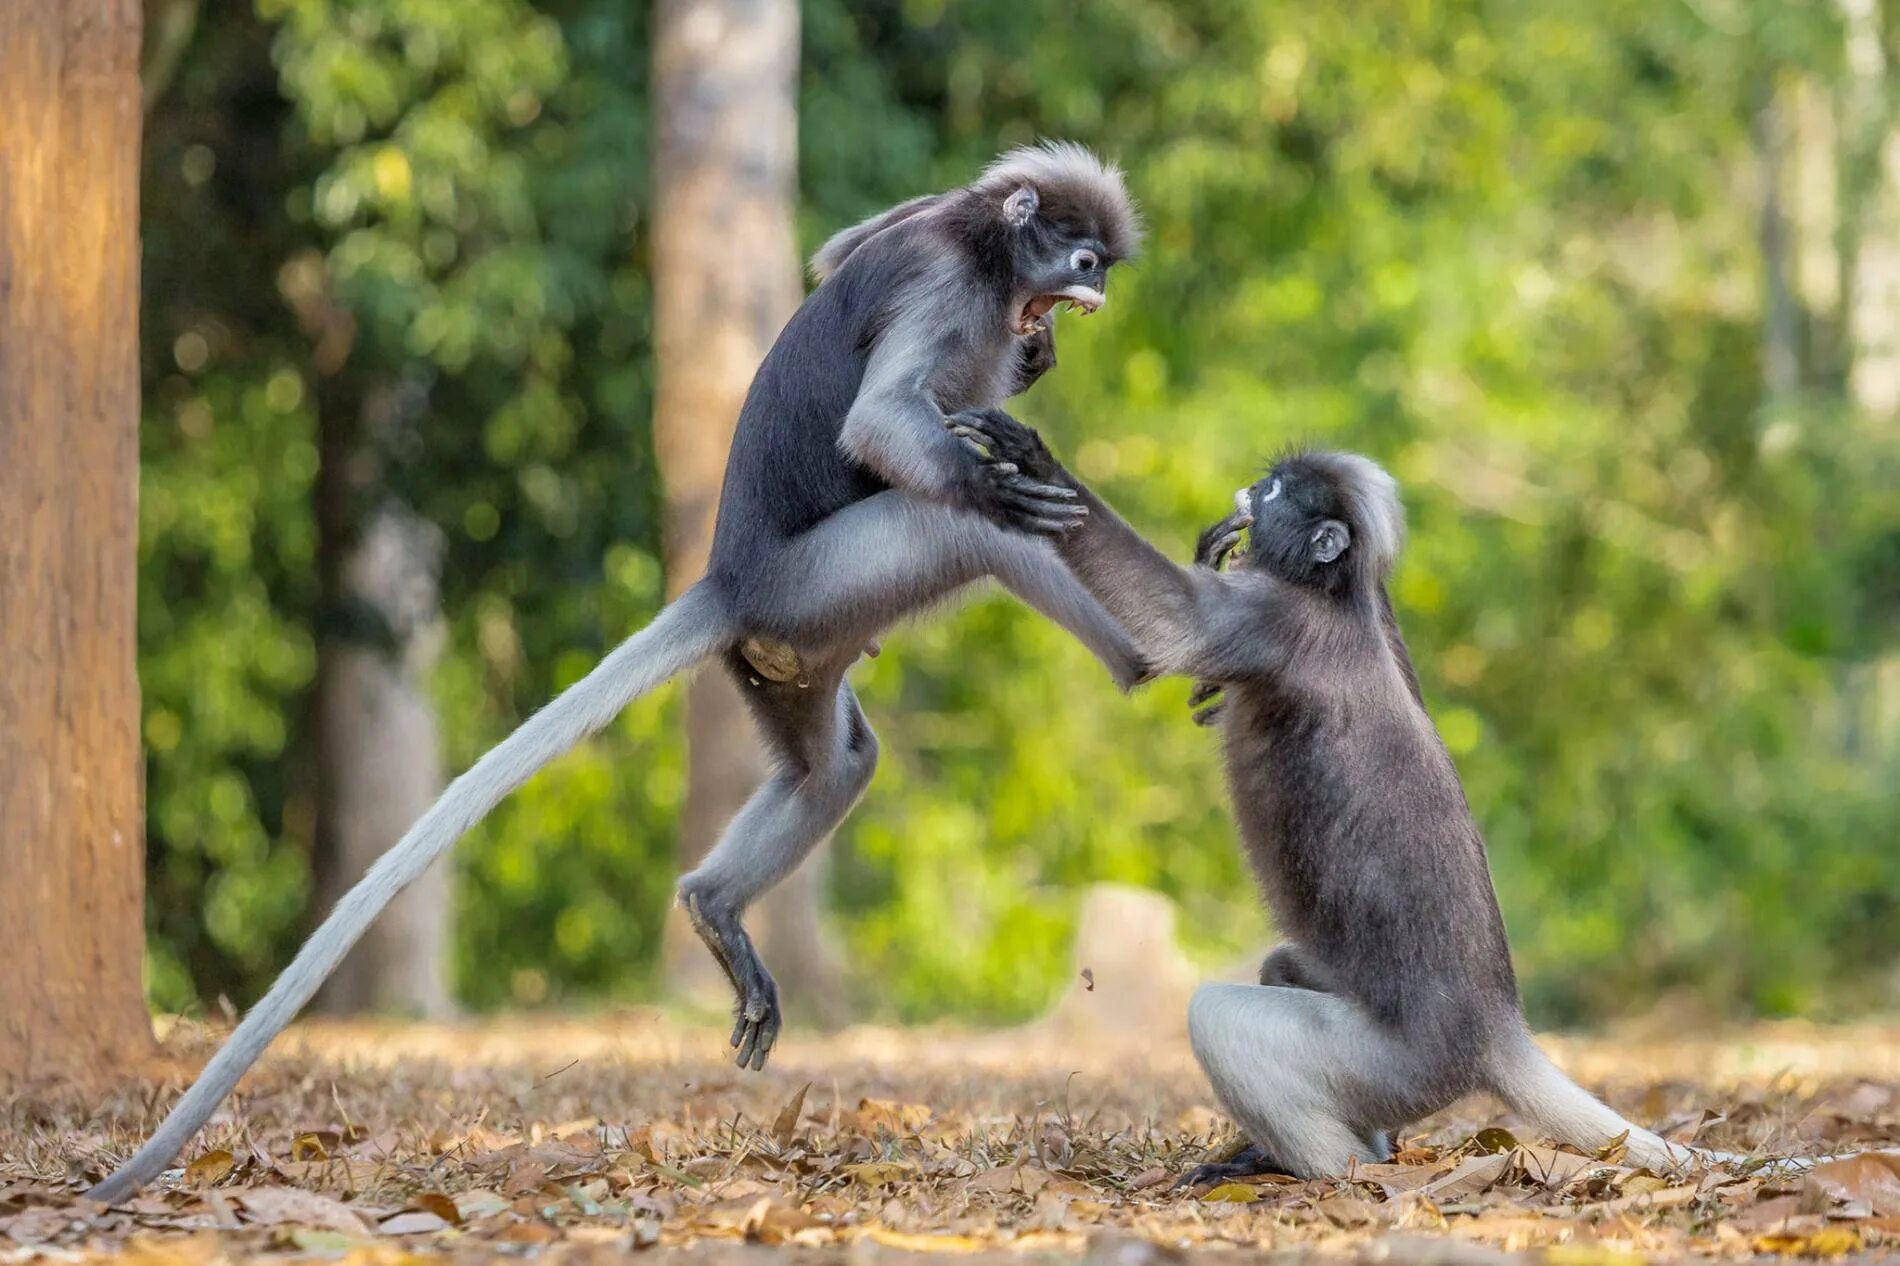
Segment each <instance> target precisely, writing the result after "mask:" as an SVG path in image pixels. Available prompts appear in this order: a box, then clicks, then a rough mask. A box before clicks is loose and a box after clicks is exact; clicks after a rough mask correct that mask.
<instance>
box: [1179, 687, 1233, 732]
mask: <svg viewBox="0 0 1900 1266" xmlns="http://www.w3.org/2000/svg"><path fill="white" fill-rule="evenodd" d="M1223 689H1225V687H1224V686H1223V685H1222V684H1221V683H1220V682H1218V681H1197V682H1195V683H1194V689H1192V690H1190V691H1188V708H1189V710H1190V711H1192V710H1193V709H1196V708H1199V709H1200V711H1198V712H1195V713H1194V724H1196V725H1212V724H1214V722H1215V721H1216V720H1217V719H1218V718H1219V717H1220V714H1221V713H1222V712H1224V711H1226V710H1227V700H1225V699H1221V698H1217V697H1216V696H1218V695H1219V694H1220V693H1221V691H1222V690H1223ZM1210 701H1211V702H1210ZM1204 703H1205V704H1208V706H1207V707H1205V708H1202V707H1201V705H1202V704H1204Z"/></svg>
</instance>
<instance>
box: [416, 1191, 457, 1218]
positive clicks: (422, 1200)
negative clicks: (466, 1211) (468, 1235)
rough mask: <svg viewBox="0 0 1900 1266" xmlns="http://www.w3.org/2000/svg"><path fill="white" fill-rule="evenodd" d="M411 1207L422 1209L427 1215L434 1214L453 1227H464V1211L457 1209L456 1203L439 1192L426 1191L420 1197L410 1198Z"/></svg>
mask: <svg viewBox="0 0 1900 1266" xmlns="http://www.w3.org/2000/svg"><path fill="white" fill-rule="evenodd" d="M409 1207H410V1208H411V1209H420V1210H422V1211H423V1212H425V1213H433V1214H434V1215H435V1216H436V1217H438V1218H441V1219H442V1220H443V1221H444V1222H447V1223H448V1224H449V1225H451V1226H460V1225H462V1211H461V1210H460V1209H459V1208H457V1207H456V1204H455V1201H453V1200H451V1199H449V1198H448V1197H447V1196H445V1195H443V1194H442V1193H441V1192H439V1191H425V1192H423V1193H422V1194H420V1195H416V1196H411V1197H409Z"/></svg>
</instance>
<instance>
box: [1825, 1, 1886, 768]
mask: <svg viewBox="0 0 1900 1266" xmlns="http://www.w3.org/2000/svg"><path fill="white" fill-rule="evenodd" d="M1839 4H1840V10H1841V16H1842V18H1843V26H1844V27H1845V31H1846V38H1847V50H1846V51H1847V77H1846V85H1845V88H1844V90H1843V101H1842V108H1841V113H1842V116H1843V119H1842V127H1841V134H1842V146H1841V148H1842V151H1843V153H1842V162H1841V168H1842V179H1841V184H1842V188H1843V193H1842V197H1841V221H1842V232H1841V235H1840V239H1841V295H1842V317H1843V324H1844V326H1845V327H1846V340H1845V341H1846V344H1847V356H1846V360H1847V391H1848V396H1849V398H1850V399H1851V400H1852V401H1853V403H1854V405H1855V407H1856V408H1857V409H1858V411H1859V412H1860V413H1861V415H1862V416H1863V417H1865V418H1866V419H1868V421H1870V422H1871V423H1873V425H1874V428H1875V433H1877V434H1878V433H1882V432H1892V431H1893V430H1894V429H1895V424H1896V423H1900V108H1897V106H1896V101H1895V92H1894V83H1893V77H1894V73H1895V67H1894V66H1893V65H1892V63H1891V62H1890V60H1889V55H1888V52H1887V50H1888V49H1890V48H1892V47H1893V46H1894V32H1893V31H1892V30H1890V29H1888V26H1887V24H1888V22H1889V21H1890V20H1891V19H1890V17H1889V13H1890V10H1889V9H1888V8H1887V6H1885V5H1882V4H1879V3H1877V0H1839ZM1855 675H1856V676H1858V677H1861V678H1862V680H1861V681H1858V682H1853V683H1851V684H1850V689H1849V692H1848V697H1849V698H1858V699H1861V700H1864V701H1865V702H1864V704H1863V707H1864V708H1865V721H1866V724H1865V725H1863V726H1862V727H1860V728H1861V731H1862V732H1863V733H1867V734H1871V736H1872V737H1873V740H1874V741H1875V742H1876V743H1877V744H1879V745H1880V747H1881V748H1883V749H1891V748H1893V747H1894V746H1896V745H1900V653H1886V654H1881V655H1878V656H1877V657H1876V658H1875V660H1874V662H1873V663H1871V664H1868V665H1866V666H1864V667H1863V668H1861V669H1858V670H1856V673H1855Z"/></svg>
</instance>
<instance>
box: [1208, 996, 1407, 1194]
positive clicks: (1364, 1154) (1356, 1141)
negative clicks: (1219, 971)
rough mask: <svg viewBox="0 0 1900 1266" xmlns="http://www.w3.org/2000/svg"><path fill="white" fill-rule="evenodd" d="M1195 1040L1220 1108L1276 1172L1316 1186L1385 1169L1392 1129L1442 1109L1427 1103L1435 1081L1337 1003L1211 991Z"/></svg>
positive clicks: (1377, 1029)
mask: <svg viewBox="0 0 1900 1266" xmlns="http://www.w3.org/2000/svg"><path fill="white" fill-rule="evenodd" d="M1188 1036H1189V1038H1190V1040H1191V1041H1192V1042H1193V1044H1194V1057H1195V1059H1197V1060H1198V1061H1200V1065H1201V1069H1202V1071H1204V1072H1205V1073H1206V1074H1207V1079H1208V1081H1209V1083H1210V1084H1212V1086H1213V1088H1214V1094H1215V1095H1216V1096H1217V1097H1218V1098H1219V1099H1220V1101H1221V1105H1222V1106H1223V1107H1225V1108H1226V1109H1227V1111H1228V1113H1229V1114H1230V1115H1231V1116H1232V1117H1233V1118H1234V1120H1235V1121H1236V1122H1238V1123H1239V1124H1240V1127H1241V1129H1242V1130H1243V1131H1245V1132H1246V1135H1247V1137H1248V1138H1249V1139H1250V1140H1252V1141H1253V1143H1254V1144H1255V1146H1256V1148H1257V1150H1258V1153H1259V1157H1258V1159H1259V1160H1260V1161H1261V1162H1262V1163H1264V1164H1265V1165H1266V1167H1267V1168H1268V1169H1270V1170H1273V1171H1276V1172H1281V1173H1288V1174H1292V1175H1294V1176H1295V1177H1298V1178H1317V1177H1324V1176H1329V1175H1338V1174H1343V1173H1345V1172H1346V1170H1347V1168H1348V1167H1349V1166H1350V1165H1351V1164H1352V1163H1353V1162H1354V1161H1359V1162H1370V1161H1381V1160H1384V1159H1385V1158H1386V1156H1387V1154H1388V1151H1389V1144H1388V1143H1387V1139H1386V1134H1385V1131H1386V1130H1387V1129H1388V1128H1389V1127H1391V1126H1392V1125H1395V1124H1397V1123H1399V1122H1403V1121H1408V1120H1414V1119H1416V1118H1417V1117H1419V1116H1423V1115H1426V1114H1427V1113H1428V1112H1431V1111H1435V1110H1436V1109H1437V1108H1439V1107H1442V1106H1443V1104H1440V1103H1432V1104H1429V1105H1427V1104H1424V1103H1422V1102H1421V1094H1423V1093H1425V1092H1423V1091H1421V1090H1420V1087H1421V1086H1422V1085H1424V1084H1426V1083H1427V1082H1428V1081H1429V1080H1430V1079H1428V1078H1421V1077H1419V1076H1418V1075H1417V1070H1416V1069H1415V1067H1414V1064H1415V1061H1414V1060H1412V1059H1410V1058H1408V1055H1407V1052H1406V1051H1405V1049H1404V1047H1403V1046H1402V1044H1401V1043H1400V1042H1399V1041H1398V1040H1397V1039H1395V1038H1394V1037H1393V1036H1392V1035H1391V1034H1390V1033H1388V1032H1387V1031H1386V1030H1385V1029H1384V1028H1382V1027H1381V1026H1380V1025H1379V1024H1377V1023H1376V1022H1375V1021H1374V1020H1372V1019H1371V1017H1369V1016H1367V1015H1366V1014H1365V1012H1364V1011H1362V1010H1361V1009H1360V1008H1359V1006H1358V1004H1357V1003H1354V1002H1352V1001H1351V1000H1349V999H1347V998H1343V997H1340V996H1339V995H1337V994H1330V993H1320V992H1315V991H1313V990H1310V989H1287V988H1280V987H1274V986H1260V985H1204V986H1202V987H1201V988H1200V989H1199V990H1197V991H1196V992H1195V994H1194V998H1193V1001H1192V1002H1190V1003H1189V1004H1188ZM1243 1155H1244V1153H1243ZM1230 1163H1231V1162H1230ZM1255 1172H1258V1171H1255Z"/></svg>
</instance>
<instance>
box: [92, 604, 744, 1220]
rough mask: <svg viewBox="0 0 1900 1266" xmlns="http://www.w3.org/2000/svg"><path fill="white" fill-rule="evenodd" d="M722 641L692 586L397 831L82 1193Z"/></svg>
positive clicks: (175, 1147)
mask: <svg viewBox="0 0 1900 1266" xmlns="http://www.w3.org/2000/svg"><path fill="white" fill-rule="evenodd" d="M733 636H734V633H733V630H732V628H731V625H730V621H729V619H728V617H727V615H726V613H725V610H724V607H723V604H722V603H721V602H720V601H719V598H718V595H717V594H716V593H715V591H714V590H713V589H712V588H711V587H710V586H708V585H707V584H706V583H705V582H704V581H702V582H701V583H699V584H697V585H694V586H693V587H692V588H691V589H689V590H687V591H686V592H685V593H683V594H681V595H680V597H679V598H678V600H676V601H675V602H674V603H673V604H672V605H671V606H669V607H667V608H666V609H665V610H664V611H662V612H660V614H659V616H658V617H656V618H655V619H654V621H653V623H651V624H649V625H648V626H647V627H646V628H644V629H642V630H640V632H638V633H636V634H634V635H633V636H632V637H630V638H628V639H627V640H626V641H624V642H622V643H621V644H620V645H619V646H618V647H616V648H615V649H614V651H613V653H612V654H610V655H608V656H607V658H606V659H604V660H602V661H601V662H600V664H599V665H598V666H597V667H596V668H595V669H594V671H593V672H591V673H589V674H587V676H585V677H583V678H582V679H581V680H580V681H578V682H576V683H574V685H572V686H570V687H569V688H568V689H567V690H565V691H563V692H561V694H560V695H559V696H558V697H557V698H556V699H555V700H554V702H552V703H550V704H548V705H547V706H546V707H545V708H543V709H541V711H539V712H537V713H535V714H534V715H533V716H532V717H530V718H528V720H527V721H526V722H524V723H523V724H522V726H521V728H520V729H518V730H516V731H515V732H514V733H513V734H510V735H509V736H508V737H507V738H505V739H503V740H502V741H501V742H500V743H498V744H497V745H496V746H495V747H494V748H492V749H491V750H490V751H489V752H488V754H487V755H485V756H483V757H482V758H481V759H480V760H479V761H476V762H475V765H474V767H473V768H471V769H469V770H468V771H467V772H466V773H464V774H463V775H462V776H461V777H459V778H457V779H456V780H455V781H454V782H452V783H450V784H449V788H448V790H447V791H445V792H443V793H442V798H441V799H439V800H437V801H436V802H435V803H434V804H433V805H431V806H430V807H429V811H428V812H427V813H424V814H423V815H422V817H421V818H419V819H418V820H417V821H416V824H415V825H414V826H412V827H410V828H409V831H408V833H407V834H405V835H404V836H403V837H402V839H401V840H400V841H399V842H398V843H397V844H396V846H395V847H394V848H392V849H390V850H389V851H388V852H387V853H384V854H383V855H382V856H381V857H379V858H377V860H376V863H375V865H373V866H371V867H370V868H369V870H368V871H367V872H366V873H365V874H364V875H363V877H362V878H361V879H359V880H358V881H357V883H356V886H355V887H354V888H351V889H350V890H349V891H348V892H347V893H345V894H344V895H343V899H342V900H340V901H338V902H337V904H336V908H335V909H334V910H332V911H330V916H329V917H328V918H327V919H325V920H324V921H323V923H322V925H321V926H319V927H318V928H317V930H316V931H315V932H314V933H312V934H311V936H310V939H309V940H308V941H305V942H304V946H303V948H302V949H300V950H298V951H297V957H296V958H294V959H292V960H291V963H290V966H289V967H287V968H285V969H284V973H283V975H281V976H279V977H278V978H277V982H276V983H275V984H273V985H272V986H271V987H270V992H269V993H266V994H265V995H264V997H263V999H262V1000H261V1001H260V1002H259V1003H258V1004H257V1005H256V1006H254V1007H252V1008H251V1010H250V1013H249V1014H248V1015H246V1016H245V1017H244V1020H243V1023H241V1024H239V1025H238V1026H237V1028H236V1029H235V1030H234V1031H233V1032H232V1034H231V1036H230V1038H229V1039H228V1040H226V1042H225V1044H224V1046H223V1048H222V1049H221V1050H219V1051H218V1053H217V1054H216V1055H214V1056H213V1057H212V1059H211V1062H210V1063H208V1064H206V1065H205V1070H204V1072H202V1073H200V1074H199V1076H198V1080H197V1081H195V1082H193V1083H192V1085H191V1088H190V1089H189V1090H187V1091H186V1092H185V1093H184V1095H183V1096H182V1097H181V1098H180V1099H179V1100H178V1102H177V1103H176V1104H175V1105H173V1107H172V1110H171V1113H170V1114H169V1115H168V1116H166V1118H165V1120H164V1121H163V1122H162V1123H161V1124H160V1125H159V1127H158V1129H157V1131H156V1132H155V1133H153V1135H152V1137H151V1138H150V1139H149V1140H147V1141H146V1144H145V1146H143V1147H141V1148H140V1149H139V1150H138V1152H137V1154H135V1155H134V1156H133V1157H132V1159H131V1160H129V1161H127V1162H126V1163H125V1164H124V1165H122V1166H120V1167H119V1168H118V1169H117V1170H115V1171H114V1172H113V1173H112V1174H111V1175H110V1176H109V1177H107V1178H106V1179H105V1180H104V1181H102V1182H100V1183H99V1185H98V1186H96V1187H94V1188H93V1189H92V1190H90V1191H88V1192H87V1193H86V1198H87V1199H90V1200H100V1201H106V1202H112V1201H116V1200H119V1199H122V1198H123V1197H125V1196H128V1195H130V1194H131V1193H132V1192H134V1191H136V1190H137V1189H138V1188H139V1187H141V1186H143V1185H144V1184H146V1183H148V1182H150V1181H151V1180H152V1179H153V1178H155V1177H156V1176H157V1175H158V1173H159V1172H160V1171H161V1170H163V1169H164V1168H165V1166H166V1165H167V1164H169V1163H170V1162H171V1160H172V1158H173V1157H175V1156H176V1155H178V1153H179V1151H180V1149H182V1148H183V1147H184V1145H185V1143H186V1142H187V1141H188V1140H189V1139H190V1138H191V1136H192V1135H193V1134H196V1133H197V1132H198V1128H199V1127H200V1126H202V1125H203V1124H204V1123H205V1121H206V1120H207V1119H208V1118H209V1117H210V1116H211V1114H212V1112H213V1111H215V1110H216V1108H217V1106H218V1104H219V1103H220V1102H222V1101H223V1099H224V1097H225V1095H227V1094H229V1093H230V1092H231V1088H232V1087H233V1086H235V1085H237V1082H238V1078H240V1077H242V1076H243V1075H244V1073H245V1070H246V1069H248V1068H250V1066H251V1065H252V1064H253V1063H255V1062H256V1060H257V1057H258V1056H259V1055H261V1054H263V1053H264V1048H265V1047H266V1046H268V1045H270V1042H271V1039H272V1038H274V1037H276V1036H277V1034H278V1033H279V1032H281V1031H282V1030H283V1028H284V1026H285V1025H287V1024H289V1023H290V1021H291V1020H292V1019H294V1018H295V1017H296V1015H297V1012H299V1011H301V1010H302V1009H303V1006H304V1004H305V1003H307V1002H309V1001H310V998H311V995H313V994H315V993H316V991H317V987H318V986H320V985H321V984H322V983H323V982H324V981H325V980H326V979H327V978H328V977H329V975H330V973H331V972H332V971H335V970H336V965H337V964H338V963H339V962H341V961H342V960H343V956H344V955H345V954H347V953H348V952H349V950H350V947H351V946H352V945H354V944H356V941H357V938H358V937H360V936H362V935H363V932H364V930H365V929H367V928H368V927H369V925H370V923H371V922H372V921H373V920H374V919H375V918H376V916H377V915H378V914H380V913H382V910H383V907H384V906H386V905H388V904H389V902H390V900H391V899H392V898H394V897H395V895H396V894H397V893H399V892H401V891H402V890H403V889H404V888H406V887H408V886H409V885H410V884H411V883H412V882H414V881H415V879H416V878H417V876H419V875H421V874H422V872H423V871H424V870H426V869H427V868H428V866H429V863H430V862H433V861H434V860H435V859H436V858H437V857H439V856H441V855H442V854H443V853H445V852H447V851H448V850H449V848H450V846H451V845H453V844H454V843H455V841H456V840H457V839H458V838H460V836H461V835H462V833H463V832H464V831H466V830H468V828H470V827H471V826H473V825H475V824H476V823H477V822H479V821H481V820H482V818H483V817H485V816H487V814H488V811H489V810H490V809H493V808H494V807H495V806H496V805H497V804H499V803H500V802H501V801H502V799H503V798H504V797H505V796H507V795H508V793H509V792H511V791H513V790H514V789H515V788H517V787H519V786H520V785H521V784H522V783H524V782H526V781H527V780H528V779H529V778H530V777H532V776H533V775H534V774H535V772H536V771H538V770H539V769H540V768H541V767H542V766H544V765H546V764H547V763H548V762H549V761H551V760H553V759H554V758H555V757H557V756H559V755H561V754H562V753H563V752H566V751H567V750H569V749H570V748H572V747H573V746H574V745H575V744H577V743H579V742H580V741H581V740H582V739H584V738H586V737H587V736H588V735H590V734H593V733H594V732H595V731H597V730H599V729H601V728H602V727H603V726H605V725H606V724H607V723H608V722H609V721H611V720H613V719H614V717H615V716H616V715H617V714H618V713H619V712H620V710H621V709H622V708H624V707H626V706H627V705H628V704H629V703H631V702H633V700H635V699H637V698H639V697H640V696H641V695H643V694H646V693H647V692H648V691H651V690H654V689H657V688H658V687H660V686H661V685H663V684H665V683H666V681H668V680H669V679H670V678H672V677H674V676H675V675H677V674H679V673H682V672H684V671H686V670H687V669H689V668H691V667H693V666H694V665H695V664H697V663H699V662H700V661H701V660H703V659H705V658H706V657H707V656H709V655H711V654H713V653H714V652H716V651H717V650H718V649H719V648H720V647H721V646H722V645H724V644H725V643H727V642H729V641H731V640H732V638H733Z"/></svg>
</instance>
